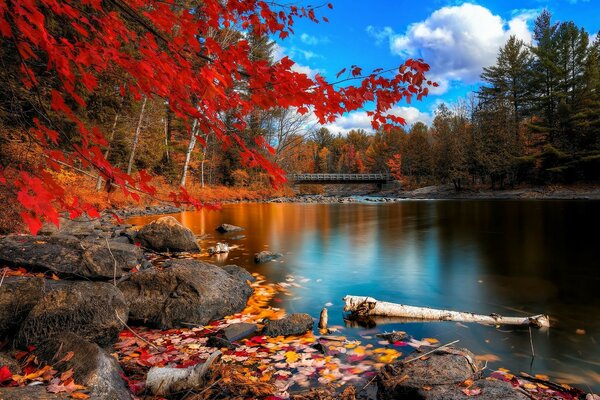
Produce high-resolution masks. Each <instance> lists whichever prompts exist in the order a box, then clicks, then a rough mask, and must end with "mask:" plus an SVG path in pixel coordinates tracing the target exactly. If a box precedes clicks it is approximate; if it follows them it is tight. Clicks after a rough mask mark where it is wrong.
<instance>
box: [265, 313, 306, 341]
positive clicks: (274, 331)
mask: <svg viewBox="0 0 600 400" xmlns="http://www.w3.org/2000/svg"><path fill="white" fill-rule="evenodd" d="M313 325H314V321H313V319H312V317H311V316H310V315H308V314H290V315H286V316H285V317H283V318H282V319H278V320H268V321H267V322H265V327H264V328H263V331H262V334H263V335H265V336H272V337H275V336H289V335H304V334H305V333H306V332H308V331H311V330H312V328H313Z"/></svg>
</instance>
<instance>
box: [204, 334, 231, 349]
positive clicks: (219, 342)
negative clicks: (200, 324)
mask: <svg viewBox="0 0 600 400" xmlns="http://www.w3.org/2000/svg"><path fill="white" fill-rule="evenodd" d="M206 345H207V346H208V347H215V348H217V349H223V348H225V349H229V350H233V349H235V348H236V347H237V346H236V345H235V344H233V343H231V342H229V341H227V340H225V339H223V338H220V337H218V336H211V337H209V338H208V340H207V341H206Z"/></svg>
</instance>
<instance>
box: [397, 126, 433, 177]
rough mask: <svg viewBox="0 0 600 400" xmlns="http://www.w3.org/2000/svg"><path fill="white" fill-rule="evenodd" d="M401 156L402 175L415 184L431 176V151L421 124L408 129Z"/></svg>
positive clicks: (427, 137) (424, 127)
mask: <svg viewBox="0 0 600 400" xmlns="http://www.w3.org/2000/svg"><path fill="white" fill-rule="evenodd" d="M402 156H403V157H402V168H403V171H404V174H405V175H408V176H413V177H414V178H415V180H416V183H417V184H419V183H421V181H422V180H423V179H424V178H427V177H429V176H431V175H432V174H433V149H432V146H431V141H430V140H429V134H428V128H427V125H425V124H424V123H423V122H417V123H415V124H414V125H413V126H412V127H411V128H410V131H409V132H408V137H407V139H406V144H405V146H404V149H403V151H402Z"/></svg>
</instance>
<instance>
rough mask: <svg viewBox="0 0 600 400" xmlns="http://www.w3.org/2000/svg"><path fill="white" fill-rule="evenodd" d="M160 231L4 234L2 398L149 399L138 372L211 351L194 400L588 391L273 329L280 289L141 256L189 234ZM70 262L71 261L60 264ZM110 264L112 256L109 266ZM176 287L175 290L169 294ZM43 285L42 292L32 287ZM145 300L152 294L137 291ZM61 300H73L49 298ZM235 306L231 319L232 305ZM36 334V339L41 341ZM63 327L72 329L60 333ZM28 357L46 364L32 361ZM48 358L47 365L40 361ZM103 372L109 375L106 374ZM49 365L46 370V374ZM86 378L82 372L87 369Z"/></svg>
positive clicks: (441, 356)
mask: <svg viewBox="0 0 600 400" xmlns="http://www.w3.org/2000/svg"><path fill="white" fill-rule="evenodd" d="M153 211H154V212H164V211H174V210H173V209H154V210H153ZM166 228H168V229H166V231H163V235H162V239H161V238H160V235H158V234H157V233H156V230H155V229H147V230H148V231H149V233H148V234H149V235H151V236H150V237H149V236H148V234H139V233H136V234H134V232H132V231H131V230H130V226H128V225H111V224H109V222H108V216H107V217H106V219H103V220H102V221H98V220H95V221H89V220H81V221H73V222H70V223H68V222H66V221H63V225H62V228H61V230H60V231H59V232H56V231H54V230H53V229H52V228H49V229H48V230H47V231H44V233H45V234H46V236H43V237H36V238H34V237H28V236H15V237H12V238H9V239H7V238H6V237H5V238H2V239H0V240H3V242H2V246H1V249H2V253H3V254H4V255H3V256H2V257H4V260H5V262H8V263H9V264H19V265H21V267H20V268H17V269H15V268H13V269H10V270H4V273H3V287H2V292H0V300H2V301H0V306H1V305H4V306H5V307H0V311H1V310H4V311H6V312H8V314H9V315H8V314H7V315H8V317H10V318H8V317H7V318H6V319H2V318H0V319H1V320H3V321H4V320H6V321H8V320H10V321H11V324H12V325H11V330H12V331H16V332H17V342H15V345H16V347H17V348H19V347H21V348H23V350H22V351H17V352H8V353H7V352H4V353H0V362H2V366H0V368H2V367H3V366H7V368H6V369H4V370H3V371H2V372H4V382H6V383H4V382H3V384H4V385H9V386H14V387H10V388H6V389H0V398H4V399H13V398H15V399H16V398H19V399H27V398H31V399H33V398H45V399H55V398H56V399H60V398H66V396H67V394H68V392H67V391H68V390H71V389H72V392H71V394H76V396H78V397H76V398H85V397H84V395H86V396H90V397H92V398H106V397H102V396H105V395H107V392H99V391H100V390H106V386H103V387H100V386H98V385H96V384H95V383H94V382H95V381H94V379H95V378H94V377H95V376H100V377H101V380H102V382H103V383H104V384H106V383H109V384H110V386H109V389H110V390H111V392H110V393H113V394H114V393H119V396H124V393H126V392H125V390H129V391H131V392H133V393H135V394H136V395H137V397H138V398H144V399H153V398H155V396H154V395H152V394H151V393H149V392H148V390H147V389H145V382H146V381H145V379H146V375H147V373H148V371H149V370H150V369H151V368H152V367H164V366H169V367H178V369H179V370H181V369H185V368H187V367H193V366H195V365H199V364H201V363H202V362H204V361H205V360H206V359H207V358H208V356H209V355H210V354H213V353H214V352H216V351H217V350H219V351H221V353H222V356H221V361H220V362H219V363H218V364H215V366H214V368H212V369H211V375H210V376H209V377H208V378H207V382H204V383H197V385H196V386H194V387H193V388H192V389H190V391H189V393H190V395H191V396H192V397H191V398H194V399H196V400H198V399H204V398H234V397H236V396H245V397H252V398H262V399H267V398H269V399H271V400H273V399H286V398H292V399H298V400H308V399H323V398H326V399H345V400H351V399H357V398H361V399H369V398H373V399H374V398H376V397H377V398H379V399H386V398H390V399H391V398H397V397H398V396H401V395H411V393H412V394H413V395H417V394H418V396H419V398H422V399H439V398H448V397H449V396H450V398H456V399H461V398H463V399H468V398H470V397H471V396H478V398H480V399H496V398H503V399H519V400H520V399H527V398H544V397H543V396H546V397H547V396H550V395H552V396H554V397H555V398H567V397H566V395H567V394H568V395H569V396H571V397H569V398H578V399H584V398H585V394H584V393H583V392H581V391H578V390H577V389H570V388H566V387H564V386H561V385H555V384H552V383H551V382H549V381H548V380H547V378H545V377H529V376H526V375H517V376H515V375H512V374H510V373H508V372H506V371H498V373H493V374H492V373H491V371H490V373H488V372H485V373H484V374H482V372H483V371H484V370H483V368H484V365H485V357H484V358H480V357H478V356H477V355H475V354H473V353H471V352H469V351H468V350H465V349H462V348H454V347H448V346H442V343H440V342H439V341H437V340H436V339H432V338H421V337H417V338H415V337H410V336H408V335H404V334H400V333H398V335H396V336H393V337H390V338H382V339H381V341H380V342H379V343H378V344H377V345H373V344H370V343H365V342H362V341H361V340H355V339H351V338H347V337H346V336H345V335H344V327H333V329H332V331H331V332H321V331H317V330H316V329H313V318H311V317H310V316H307V315H306V314H304V315H303V316H302V317H298V318H297V319H298V320H300V321H310V323H306V322H301V323H300V327H299V330H295V329H296V326H298V324H297V323H291V324H287V323H286V324H282V323H279V324H278V325H279V327H278V328H277V329H271V332H270V331H269V328H267V327H266V326H265V325H268V323H267V324H265V321H264V320H265V318H268V319H270V320H280V318H281V317H283V315H284V310H282V309H280V308H276V307H274V306H273V304H274V303H273V300H275V299H276V296H277V295H278V293H281V292H283V291H285V287H284V286H282V285H278V284H274V283H269V282H267V281H266V280H265V279H264V278H263V277H261V276H260V275H254V277H253V278H252V277H250V275H249V274H248V273H247V272H246V271H245V270H244V269H243V268H240V267H236V266H232V265H228V266H224V267H218V266H216V265H212V264H208V263H206V262H204V261H202V259H201V258H200V259H197V255H199V256H200V257H202V255H201V253H200V254H198V253H180V254H172V253H170V254H168V255H167V254H158V253H156V250H157V249H155V251H149V250H148V249H147V247H148V246H151V247H152V246H158V244H157V243H163V244H164V242H165V241H166V240H169V241H170V242H169V243H170V244H169V245H168V247H169V248H173V246H176V245H181V241H180V240H175V237H177V236H182V237H185V236H186V234H185V232H186V231H185V230H184V229H181V228H182V227H180V226H178V225H173V222H172V221H171V222H169V223H168V224H167V226H166ZM135 231H136V232H137V230H135ZM188 236H189V235H188ZM72 238H77V239H78V240H73V239H72ZM153 238H154V239H153ZM132 240H133V241H135V242H138V243H145V244H144V248H143V249H140V248H139V247H137V246H135V245H134V244H132V243H131V242H132ZM192 241H194V239H192ZM201 244H202V243H201ZM142 250H143V253H142ZM78 255H80V256H82V257H78ZM65 259H67V260H70V261H69V263H64V262H63V261H64V260H65ZM115 260H119V261H118V263H117V264H115ZM115 265H116V269H115ZM91 267H93V268H91ZM221 268H222V269H221ZM136 271H138V272H136ZM223 271H224V272H223ZM208 272H210V273H208ZM40 274H41V275H40ZM214 276H216V277H217V278H218V279H217V281H214V279H215V278H214ZM228 276H231V278H229V277H228ZM89 279H92V281H89ZM211 279H212V281H211ZM252 279H255V282H253V283H251V284H250V288H251V289H252V290H251V291H249V290H248V288H246V287H245V286H244V284H245V283H247V281H250V280H252ZM115 281H116V282H115ZM173 282H179V283H178V284H177V285H176V286H172V285H173ZM114 283H116V285H113V284H114ZM39 285H41V286H43V287H44V290H41V291H40V290H36V287H37V286H39ZM232 285H233V286H232ZM115 286H116V288H115ZM215 291H218V294H217V298H220V299H222V298H227V299H228V300H226V301H225V304H221V305H218V304H214V302H213V301H212V300H210V299H213V298H214V296H213V294H215ZM145 292H148V293H150V292H151V293H153V295H152V296H150V297H148V296H145V295H144V293H145ZM250 292H251V294H250ZM36 293H37V294H36ZM42 293H44V294H43V295H42ZM198 293H204V294H205V295H206V296H207V297H208V301H209V303H208V304H206V305H203V304H204V303H203V302H205V301H206V299H202V296H198V295H197V294H198ZM207 293H208V294H207ZM210 293H212V294H210ZM4 294H8V296H3V295H4ZM34 294H35V296H34ZM87 294H89V295H93V296H95V297H94V298H96V299H100V298H102V297H103V296H111V304H112V305H113V307H116V309H115V311H116V313H115V315H116V317H115V316H114V315H111V314H110V313H105V312H104V311H105V310H104V307H102V308H99V307H97V306H95V304H104V302H102V301H100V302H98V301H93V302H90V301H89V299H88V297H87ZM240 295H244V296H250V297H246V299H247V300H246V301H244V302H243V303H244V304H242V303H241V302H240V301H238V300H239V298H238V297H239V296H240ZM61 296H67V297H69V298H71V300H72V302H70V303H69V304H62V303H60V302H53V299H59V298H61ZM25 300H26V302H24V301H25ZM15 302H17V303H18V304H16V303H15ZM234 303H236V304H237V306H235V307H236V310H235V311H232V310H231V309H229V308H227V307H229V305H231V304H234ZM238 303H239V304H238ZM190 304H195V305H196V307H189V305H190ZM182 306H184V307H182ZM127 308H128V309H129V312H128V313H127V312H126V310H127ZM208 308H210V310H212V311H211V316H210V317H207V316H206V315H204V314H203V313H200V314H197V313H195V312H194V311H193V310H195V309H202V310H206V309H208ZM15 310H17V312H18V315H15V314H14V312H15ZM213 311H214V313H212V312H213ZM0 314H1V315H4V314H2V313H0ZM1 315H0V316H1ZM224 315H226V316H225V317H224V318H223V316H224ZM295 315H301V314H295ZM313 317H314V316H313ZM128 319H129V321H127V320H128ZM48 321H50V322H51V323H49V322H48ZM57 321H58V322H59V323H58V324H57ZM61 321H62V322H61ZM124 321H127V323H128V325H125V324H124ZM63 322H64V324H63ZM57 325H58V326H57ZM157 325H161V326H162V329H161V327H160V326H157ZM2 326H3V328H6V326H7V325H6V326H5V325H2ZM32 327H36V329H35V330H34V329H32ZM105 327H110V329H108V330H107V329H104V328H105ZM115 327H118V329H117V330H115V329H114V328H115ZM165 328H170V329H165ZM249 328H251V329H249ZM40 329H41V330H42V331H43V332H45V335H44V337H41V336H40V335H39V334H38V333H36V332H37V331H38V330H40ZM65 329H66V331H68V332H71V333H70V334H65V333H64V332H65ZM290 329H291V330H290ZM240 330H241V331H244V332H250V333H249V334H248V335H247V336H244V337H240V338H235V336H228V335H230V334H231V332H232V331H233V332H240ZM119 331H120V333H119ZM117 333H118V338H116V335H117ZM115 338H116V341H115ZM228 339H230V340H228ZM96 343H98V344H99V345H100V346H97V345H96ZM111 344H112V346H110V345H111ZM25 345H27V346H36V347H37V350H35V351H34V352H32V350H31V349H29V351H27V349H26V348H25V347H23V346H25ZM107 345H108V346H107ZM57 349H58V350H57ZM82 349H83V350H82ZM107 350H108V353H113V354H115V355H116V356H117V358H118V361H119V365H118V366H117V365H115V363H114V362H111V361H109V360H111V358H110V357H111V356H109V355H108V353H107V352H106V351H107ZM58 351H61V352H62V353H61V355H60V356H59V359H60V360H61V361H60V362H59V363H58V364H57V363H51V362H50V360H51V359H52V357H53V356H54V355H55V352H58ZM70 353H72V355H69V354H70ZM89 354H93V357H89ZM34 359H36V360H38V361H39V360H41V363H40V364H33V360H34ZM5 360H6V361H5ZM44 360H47V361H48V362H49V363H50V364H44V363H43V361H44ZM84 360H85V361H84ZM36 362H37V361H36ZM107 363H108V364H109V365H110V368H109V371H108V372H107V371H106V370H103V371H102V370H100V367H101V366H103V365H107ZM51 364H52V365H53V366H52V368H53V369H52V368H51V369H48V368H47V367H48V365H51ZM119 368H122V369H123V370H124V373H120V372H119ZM71 369H72V370H73V372H71V373H69V370H71ZM84 369H85V370H86V371H88V372H87V373H83V372H82V370H84ZM53 370H54V372H52V371H53ZM90 370H91V371H92V372H91V373H89V371H90ZM7 371H8V372H7ZM40 371H41V372H40ZM8 373H10V376H8ZM482 375H484V376H482ZM405 376H408V378H406V377H405ZM73 377H74V379H75V380H73ZM121 377H123V378H121ZM34 382H37V383H44V384H45V385H46V386H43V385H40V386H38V387H37V388H36V389H35V390H34V389H32V388H31V387H30V386H23V385H26V384H30V383H34ZM79 385H81V386H79ZM306 389H310V391H308V392H307V391H306ZM524 391H525V392H526V393H527V395H526V394H524ZM30 392H31V393H30ZM28 393H29V394H28ZM563 394H565V396H563ZM444 396H445V397H444ZM536 396H537V397H536ZM73 397H74V396H73ZM114 398H119V399H121V398H123V399H124V398H126V397H114ZM127 398H128V397H127ZM169 398H178V399H179V398H180V397H179V396H177V395H172V396H170V397H169Z"/></svg>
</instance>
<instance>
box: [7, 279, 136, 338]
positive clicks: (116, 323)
mask: <svg viewBox="0 0 600 400" xmlns="http://www.w3.org/2000/svg"><path fill="white" fill-rule="evenodd" d="M128 311H129V310H128V307H127V304H126V303H125V298H124V297H123V294H122V293H121V292H120V291H119V290H118V289H117V288H116V287H115V286H113V285H112V284H110V283H105V282H77V281H75V282H74V281H56V282H55V283H53V284H52V288H51V290H50V291H49V292H48V293H46V294H45V295H44V296H42V297H41V298H40V299H39V301H38V302H37V304H36V305H35V306H34V307H33V308H32V309H31V311H30V312H29V313H28V314H27V316H26V317H25V319H24V320H23V323H22V324H21V327H20V329H19V332H18V334H17V338H16V341H17V343H18V344H19V345H21V346H29V345H37V344H39V343H41V342H43V341H44V340H47V339H48V338H52V337H54V336H57V335H62V334H64V333H66V332H72V333H76V334H77V335H79V336H81V337H82V338H83V339H85V340H88V341H90V342H93V343H97V344H99V345H101V346H108V345H111V344H113V343H115V342H116V341H117V339H118V336H119V332H121V330H122V329H123V327H124V324H123V322H124V321H127V314H128Z"/></svg>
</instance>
